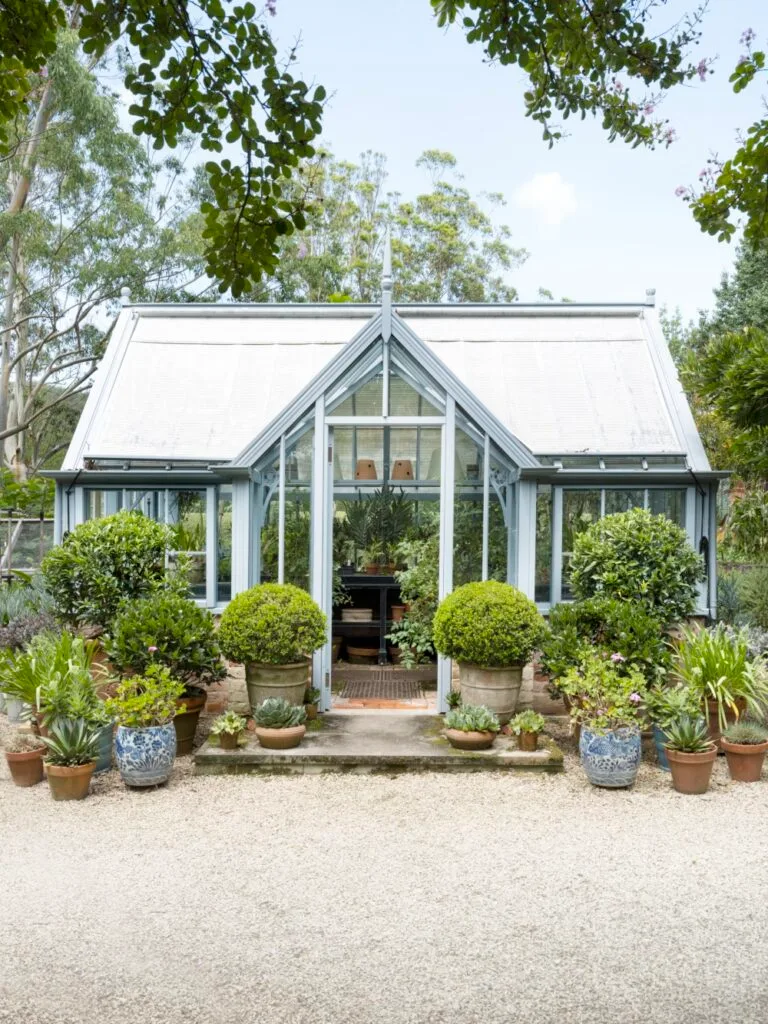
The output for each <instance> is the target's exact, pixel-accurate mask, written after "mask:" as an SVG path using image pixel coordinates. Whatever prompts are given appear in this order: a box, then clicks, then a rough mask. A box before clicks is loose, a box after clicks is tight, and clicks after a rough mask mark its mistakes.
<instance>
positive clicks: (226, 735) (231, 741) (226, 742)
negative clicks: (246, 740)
mask: <svg viewBox="0 0 768 1024" xmlns="http://www.w3.org/2000/svg"><path fill="white" fill-rule="evenodd" d="M240 735H241V734H240V733H239V732H220V733H219V746H220V747H221V749H222V750H237V748H238V745H239V742H240Z"/></svg>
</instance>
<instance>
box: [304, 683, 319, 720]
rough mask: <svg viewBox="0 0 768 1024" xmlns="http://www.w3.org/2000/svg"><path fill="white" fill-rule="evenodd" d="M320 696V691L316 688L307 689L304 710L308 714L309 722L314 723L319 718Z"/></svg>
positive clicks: (309, 687)
mask: <svg viewBox="0 0 768 1024" xmlns="http://www.w3.org/2000/svg"><path fill="white" fill-rule="evenodd" d="M320 696H321V694H320V691H319V690H318V689H317V688H316V687H314V686H308V687H307V689H306V691H305V693H304V710H305V711H306V713H307V721H312V720H313V719H315V718H317V715H318V704H319V702H320Z"/></svg>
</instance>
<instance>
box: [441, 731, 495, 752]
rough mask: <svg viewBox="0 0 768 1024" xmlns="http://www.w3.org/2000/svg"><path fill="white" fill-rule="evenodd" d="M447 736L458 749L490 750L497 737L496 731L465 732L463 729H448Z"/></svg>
mask: <svg viewBox="0 0 768 1024" xmlns="http://www.w3.org/2000/svg"><path fill="white" fill-rule="evenodd" d="M445 738H446V739H447V740H448V742H449V743H450V744H451V746H452V747H456V749H457V750H488V749H489V747H492V746H493V741H494V740H495V739H496V733H495V732H465V731H464V730H463V729H446V730H445Z"/></svg>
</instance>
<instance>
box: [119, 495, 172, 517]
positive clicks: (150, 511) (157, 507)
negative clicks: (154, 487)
mask: <svg viewBox="0 0 768 1024" xmlns="http://www.w3.org/2000/svg"><path fill="white" fill-rule="evenodd" d="M126 508H129V509H133V510H134V511H138V512H143V513H144V515H145V516H149V518H150V519H154V520H156V521H157V522H158V523H163V522H165V491H164V490H163V491H126Z"/></svg>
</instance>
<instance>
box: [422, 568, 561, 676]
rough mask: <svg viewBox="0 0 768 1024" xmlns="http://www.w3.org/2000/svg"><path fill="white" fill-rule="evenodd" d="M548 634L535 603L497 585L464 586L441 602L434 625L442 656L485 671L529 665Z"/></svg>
mask: <svg viewBox="0 0 768 1024" xmlns="http://www.w3.org/2000/svg"><path fill="white" fill-rule="evenodd" d="M545 631H546V627H545V625H544V620H543V619H542V617H541V616H540V615H539V613H538V612H537V611H536V605H535V604H534V603H533V601H531V600H530V599H529V598H527V597H526V596H525V594H522V593H521V592H520V591H519V590H516V589H515V587H511V586H509V584H507V583H498V582H496V581H495V580H487V581H486V582H484V583H465V584H464V586H463V587H458V588H457V589H456V590H454V592H453V593H452V594H449V595H448V597H446V598H445V600H444V601H442V602H441V604H440V606H439V607H438V609H437V613H436V615H435V622H434V633H435V647H436V648H437V650H438V651H439V652H440V653H441V654H443V655H445V656H446V657H448V658H454V659H455V660H456V661H459V662H468V663H470V664H475V665H481V666H483V667H484V668H503V667H505V666H508V665H523V664H525V663H526V662H527V661H528V660H529V658H530V656H531V654H532V653H533V651H534V650H535V648H536V647H537V646H538V644H539V642H540V641H541V639H542V638H543V636H544V633H545Z"/></svg>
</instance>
